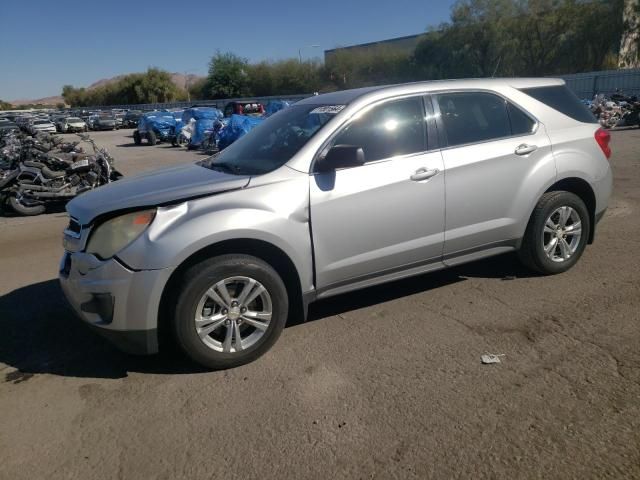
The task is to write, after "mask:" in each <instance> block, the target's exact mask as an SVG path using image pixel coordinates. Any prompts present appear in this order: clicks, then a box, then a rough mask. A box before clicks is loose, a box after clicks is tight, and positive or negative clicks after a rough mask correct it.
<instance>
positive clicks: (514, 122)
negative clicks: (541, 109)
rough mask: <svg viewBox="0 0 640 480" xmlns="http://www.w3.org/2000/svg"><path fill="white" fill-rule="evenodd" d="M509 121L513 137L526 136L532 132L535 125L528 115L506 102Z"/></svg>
mask: <svg viewBox="0 0 640 480" xmlns="http://www.w3.org/2000/svg"><path fill="white" fill-rule="evenodd" d="M507 111H508V112H509V120H511V133H512V134H513V135H527V134H529V133H531V132H533V129H534V128H535V126H536V123H535V122H534V121H533V120H532V119H531V117H530V116H529V115H527V114H526V113H524V112H523V111H522V110H520V109H519V108H518V107H516V106H515V105H513V104H512V103H509V102H507Z"/></svg>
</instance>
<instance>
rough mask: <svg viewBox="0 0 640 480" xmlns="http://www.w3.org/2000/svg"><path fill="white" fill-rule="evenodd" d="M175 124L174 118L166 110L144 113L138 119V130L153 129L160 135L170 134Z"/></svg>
mask: <svg viewBox="0 0 640 480" xmlns="http://www.w3.org/2000/svg"><path fill="white" fill-rule="evenodd" d="M175 126H176V119H175V118H174V116H173V114H172V113H171V112H167V111H158V112H149V113H145V114H144V115H143V116H142V117H140V120H138V130H142V131H143V132H145V131H148V130H153V131H154V132H155V133H157V134H159V135H161V136H167V135H169V134H171V133H172V131H173V129H174V128H175Z"/></svg>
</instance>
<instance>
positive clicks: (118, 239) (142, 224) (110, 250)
mask: <svg viewBox="0 0 640 480" xmlns="http://www.w3.org/2000/svg"><path fill="white" fill-rule="evenodd" d="M155 216H156V210H155V209H153V210H141V211H139V212H133V213H127V214H126V215H121V216H119V217H116V218H112V219H110V220H107V221H106V222H104V223H102V224H100V226H98V227H97V228H96V229H95V230H94V231H93V233H92V234H91V237H90V238H89V244H88V245H87V253H93V254H94V255H96V256H97V257H99V258H101V259H103V260H106V259H107V258H111V257H113V256H114V255H115V254H116V253H118V252H119V251H120V250H122V249H123V248H124V247H126V246H127V245H129V244H130V243H131V242H133V241H134V240H135V239H136V238H138V237H139V236H140V235H141V234H142V232H144V231H145V230H146V229H147V227H148V226H149V225H151V222H152V221H153V219H154V217H155Z"/></svg>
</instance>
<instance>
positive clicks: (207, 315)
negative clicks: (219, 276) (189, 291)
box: [194, 277, 273, 353]
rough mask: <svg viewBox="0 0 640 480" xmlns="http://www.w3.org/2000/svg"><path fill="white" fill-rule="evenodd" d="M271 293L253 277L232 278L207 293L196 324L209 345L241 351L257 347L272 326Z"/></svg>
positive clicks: (215, 348)
mask: <svg viewBox="0 0 640 480" xmlns="http://www.w3.org/2000/svg"><path fill="white" fill-rule="evenodd" d="M272 316H273V306H272V302H271V295H270V294H269V292H268V291H267V289H266V288H265V287H264V285H262V284H261V283H260V282H258V281H257V280H255V279H253V278H250V277H229V278H225V279H223V280H220V281H219V282H217V283H215V284H214V285H212V286H211V287H209V289H208V290H207V291H206V292H205V293H204V295H203V296H202V298H201V299H200V301H199V302H198V306H197V309H196V314H195V318H194V326H195V329H196V332H197V334H198V337H199V338H200V340H201V341H202V343H204V344H205V345H206V346H207V347H209V348H211V349H213V350H215V351H217V352H223V353H237V352H240V351H243V350H246V349H248V348H250V347H251V346H253V345H254V344H255V343H256V342H257V341H258V340H260V338H262V336H263V335H264V334H265V332H266V331H267V329H268V328H269V323H270V321H271V317H272Z"/></svg>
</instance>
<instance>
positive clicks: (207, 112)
mask: <svg viewBox="0 0 640 480" xmlns="http://www.w3.org/2000/svg"><path fill="white" fill-rule="evenodd" d="M223 116H224V115H223V113H222V111H220V110H218V109H217V108H213V107H193V108H187V109H186V110H185V111H184V112H182V123H183V124H184V125H186V124H187V123H189V120H191V119H192V118H195V119H196V120H201V119H209V120H219V119H221V118H222V117H223Z"/></svg>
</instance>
